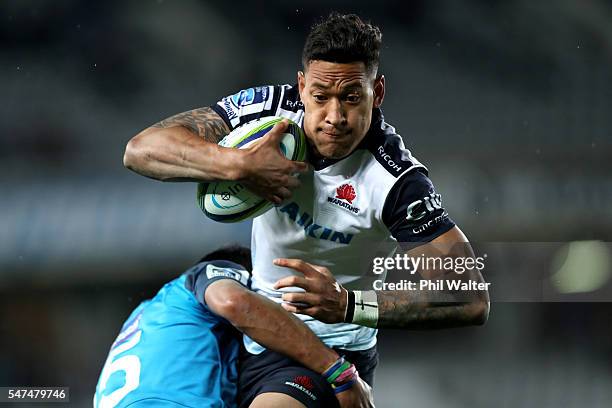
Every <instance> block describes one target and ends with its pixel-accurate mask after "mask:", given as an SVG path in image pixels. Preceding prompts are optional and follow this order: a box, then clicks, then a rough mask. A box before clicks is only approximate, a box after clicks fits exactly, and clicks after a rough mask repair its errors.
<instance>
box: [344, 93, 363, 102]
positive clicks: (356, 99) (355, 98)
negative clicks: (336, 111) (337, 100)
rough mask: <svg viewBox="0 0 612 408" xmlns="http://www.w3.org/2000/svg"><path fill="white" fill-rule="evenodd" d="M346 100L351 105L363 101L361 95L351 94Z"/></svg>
mask: <svg viewBox="0 0 612 408" xmlns="http://www.w3.org/2000/svg"><path fill="white" fill-rule="evenodd" d="M345 99H346V101H347V102H349V103H357V102H359V100H360V99H361V96H360V95H359V94H349V95H347V96H346V98H345Z"/></svg>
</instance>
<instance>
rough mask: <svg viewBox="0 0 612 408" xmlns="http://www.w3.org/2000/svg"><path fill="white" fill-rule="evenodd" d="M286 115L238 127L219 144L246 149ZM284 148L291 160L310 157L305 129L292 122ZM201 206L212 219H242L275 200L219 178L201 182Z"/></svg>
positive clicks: (222, 220)
mask: <svg viewBox="0 0 612 408" xmlns="http://www.w3.org/2000/svg"><path fill="white" fill-rule="evenodd" d="M283 119H284V118H282V117H278V116H266V117H263V118H259V119H255V120H253V121H251V122H248V123H245V124H244V125H242V126H239V127H237V128H236V129H234V130H233V131H232V132H231V133H230V134H229V135H227V136H225V137H224V138H223V140H221V141H220V142H219V146H223V147H232V148H236V149H245V148H248V147H249V146H251V145H252V144H253V143H255V142H256V141H257V140H259V139H261V138H262V137H265V136H266V134H267V133H268V132H269V131H270V130H271V129H272V127H274V125H276V124H277V123H278V122H280V121H281V120H283ZM279 147H280V150H281V152H282V153H283V155H284V156H285V157H286V158H287V159H289V160H297V161H304V160H305V159H306V137H305V136H304V132H303V131H302V129H301V128H300V127H299V126H298V125H297V124H296V123H294V122H292V121H289V125H288V126H287V130H286V133H285V134H284V136H283V138H282V139H281V142H280V146H279ZM197 199H198V205H199V206H200V208H201V209H202V211H203V212H204V214H206V216H207V217H208V218H210V219H212V220H215V221H219V222H227V223H229V222H238V221H242V220H245V219H248V218H254V217H257V216H258V215H261V214H263V213H264V212H266V211H268V210H269V209H270V208H272V203H271V202H269V201H267V200H265V199H263V198H261V197H259V196H258V195H256V194H254V193H252V192H251V191H249V190H247V189H246V187H245V186H244V185H243V184H242V183H240V182H237V181H236V182H230V181H219V182H210V183H199V184H198V195H197Z"/></svg>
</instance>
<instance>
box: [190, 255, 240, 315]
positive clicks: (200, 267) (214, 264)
mask: <svg viewBox="0 0 612 408" xmlns="http://www.w3.org/2000/svg"><path fill="white" fill-rule="evenodd" d="M221 279H232V280H235V281H236V282H238V283H240V284H241V285H243V286H244V287H246V288H247V289H250V285H251V274H250V273H249V272H248V271H247V270H246V269H245V268H244V267H243V266H242V265H238V264H236V263H234V262H230V261H223V260H219V261H210V262H201V263H199V264H197V265H195V266H193V267H192V268H191V269H189V270H188V271H187V272H185V288H186V289H187V290H188V291H190V292H191V293H192V294H193V295H194V296H195V297H196V299H197V300H198V302H200V303H202V304H203V305H205V306H206V298H205V296H204V295H205V293H206V289H208V287H209V286H210V285H211V284H212V283H213V282H216V281H218V280H221Z"/></svg>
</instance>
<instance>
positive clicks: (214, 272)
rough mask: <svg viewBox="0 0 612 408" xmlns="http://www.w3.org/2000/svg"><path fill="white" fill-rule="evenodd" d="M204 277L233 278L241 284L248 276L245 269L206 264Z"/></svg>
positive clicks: (246, 280) (245, 282)
mask: <svg viewBox="0 0 612 408" xmlns="http://www.w3.org/2000/svg"><path fill="white" fill-rule="evenodd" d="M206 277H207V278H208V279H213V278H228V279H234V280H236V281H238V282H240V283H242V284H243V285H246V284H247V282H248V276H247V272H246V271H242V270H239V269H233V268H220V267H218V266H215V265H212V264H208V265H206Z"/></svg>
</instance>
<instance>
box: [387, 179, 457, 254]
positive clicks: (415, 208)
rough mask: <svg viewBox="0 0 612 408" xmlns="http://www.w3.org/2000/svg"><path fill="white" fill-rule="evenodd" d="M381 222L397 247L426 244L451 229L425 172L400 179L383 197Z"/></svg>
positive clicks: (438, 196)
mask: <svg viewBox="0 0 612 408" xmlns="http://www.w3.org/2000/svg"><path fill="white" fill-rule="evenodd" d="M382 218H383V222H384V223H385V225H386V226H387V228H389V231H391V234H392V235H393V237H394V238H395V239H397V241H398V242H400V243H415V244H417V243H426V242H430V241H432V240H433V239H435V238H437V237H438V236H440V235H442V234H444V233H445V232H447V231H449V230H450V229H451V228H453V227H454V226H455V223H454V222H453V220H451V219H450V218H449V216H448V213H447V212H446V210H445V209H444V207H443V206H442V197H441V195H440V194H437V193H436V191H435V189H434V186H433V184H432V183H431V180H430V179H429V177H427V174H426V170H424V169H416V170H413V171H411V172H408V173H407V174H405V175H403V176H402V178H401V179H399V180H398V181H397V182H396V183H395V185H394V186H393V188H392V189H391V191H390V192H389V195H388V196H387V200H386V202H385V206H384V208H383V214H382Z"/></svg>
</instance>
